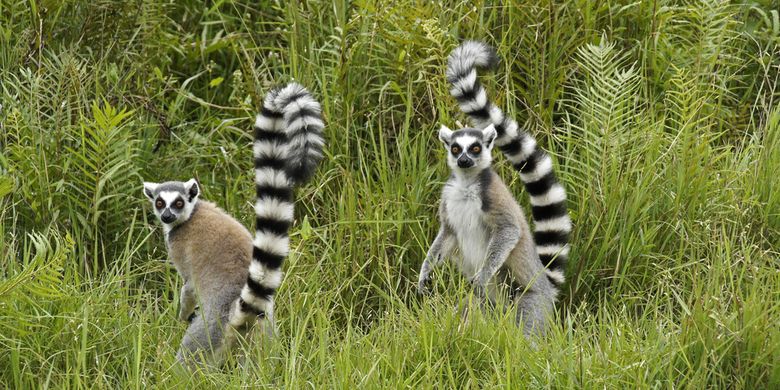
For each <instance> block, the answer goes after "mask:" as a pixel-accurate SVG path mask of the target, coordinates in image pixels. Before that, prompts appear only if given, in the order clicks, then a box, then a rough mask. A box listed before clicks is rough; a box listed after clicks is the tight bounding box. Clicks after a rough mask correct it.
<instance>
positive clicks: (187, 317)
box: [179, 307, 198, 322]
mask: <svg viewBox="0 0 780 390" xmlns="http://www.w3.org/2000/svg"><path fill="white" fill-rule="evenodd" d="M197 310H198V308H197V307H196V308H194V309H192V311H190V312H186V311H184V310H179V321H182V322H192V320H193V319H194V318H195V316H196V314H195V313H196V311H197Z"/></svg>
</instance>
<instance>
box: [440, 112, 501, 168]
mask: <svg viewBox="0 0 780 390" xmlns="http://www.w3.org/2000/svg"><path fill="white" fill-rule="evenodd" d="M439 140H441V142H442V143H443V144H444V147H445V148H446V149H447V165H449V166H450V169H452V171H453V172H456V173H458V172H460V173H464V174H469V173H471V172H479V171H482V170H483V169H485V168H487V167H489V166H490V164H491V163H492V161H493V157H492V156H491V154H490V152H491V150H493V141H495V140H496V128H495V127H494V126H493V125H492V124H491V125H489V126H488V127H486V128H484V129H482V130H479V129H473V128H465V129H460V130H455V131H452V130H450V129H449V128H447V126H444V125H442V126H441V129H440V130H439Z"/></svg>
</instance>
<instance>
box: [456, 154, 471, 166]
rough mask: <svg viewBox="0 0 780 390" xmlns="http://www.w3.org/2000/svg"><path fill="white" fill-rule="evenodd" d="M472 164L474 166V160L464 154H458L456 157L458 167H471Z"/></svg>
mask: <svg viewBox="0 0 780 390" xmlns="http://www.w3.org/2000/svg"><path fill="white" fill-rule="evenodd" d="M473 166H474V160H472V159H470V158H468V157H466V156H460V157H459V158H458V168H471V167H473Z"/></svg>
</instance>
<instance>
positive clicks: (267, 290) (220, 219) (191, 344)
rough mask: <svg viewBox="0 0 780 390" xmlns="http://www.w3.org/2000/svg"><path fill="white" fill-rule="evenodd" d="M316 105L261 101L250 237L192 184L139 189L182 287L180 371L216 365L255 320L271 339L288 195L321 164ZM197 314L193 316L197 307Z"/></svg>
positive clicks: (279, 93) (304, 95) (285, 248)
mask: <svg viewBox="0 0 780 390" xmlns="http://www.w3.org/2000/svg"><path fill="white" fill-rule="evenodd" d="M320 115H321V114H320V105H319V103H318V102H317V101H316V100H314V98H313V97H312V96H311V94H310V93H309V92H308V91H307V90H306V89H305V88H303V87H302V86H300V85H298V84H295V83H291V84H288V85H286V86H284V87H283V88H278V89H274V90H272V91H271V92H269V93H268V95H267V96H266V99H265V101H264V103H263V109H262V111H261V113H260V114H259V115H258V116H257V119H256V121H255V142H254V145H253V150H254V165H255V189H256V194H257V197H256V202H255V235H254V238H253V236H252V235H251V234H250V233H249V231H248V230H247V229H246V228H244V227H243V226H242V225H241V224H240V223H239V222H238V221H236V220H235V219H234V218H232V217H231V216H230V215H228V214H227V213H225V212H224V211H222V210H221V209H219V208H218V207H217V206H216V205H214V204H213V203H210V202H207V201H204V200H199V199H198V197H199V195H200V189H199V187H198V184H197V183H196V182H195V180H194V179H193V180H189V181H187V182H165V183H160V184H157V183H144V193H145V194H146V196H147V197H148V198H149V199H150V201H151V202H152V204H153V206H154V210H155V214H156V215H157V217H158V218H159V219H160V221H161V222H162V223H163V228H164V230H165V233H166V243H167V244H168V251H169V256H170V258H171V261H172V262H173V263H174V265H175V267H176V269H177V270H178V272H179V273H180V274H181V276H182V278H183V279H184V286H183V287H182V291H181V295H180V311H179V318H180V319H181V320H182V321H191V323H190V325H189V327H188V329H187V332H186V333H185V336H184V339H183V340H182V344H181V347H180V349H179V353H178V356H177V357H178V360H179V361H181V362H182V363H184V364H186V365H188V366H191V367H192V366H194V365H196V364H201V363H206V364H208V365H212V364H219V363H221V361H222V360H223V358H224V354H225V353H226V352H227V351H229V350H230V349H231V347H232V346H233V343H234V341H235V339H236V337H237V336H238V335H240V334H243V333H245V332H246V330H247V329H248V328H249V325H251V324H252V323H253V322H255V321H256V320H260V319H266V320H267V321H265V322H263V323H262V324H263V325H264V326H266V329H267V330H268V331H267V333H268V334H269V335H270V334H273V331H274V328H275V325H274V317H273V297H274V295H275V293H276V290H277V289H278V288H279V286H280V284H281V280H282V272H281V266H282V262H283V261H284V259H285V257H286V256H287V254H288V252H289V238H288V230H289V228H290V226H291V225H292V221H293V190H294V187H295V186H297V185H300V184H302V183H304V182H305V181H307V180H308V179H309V178H310V177H311V176H312V175H313V173H314V170H315V169H316V167H317V165H318V164H319V162H320V160H321V159H322V148H323V146H324V139H323V138H322V130H323V127H324V125H323V122H322V119H321V118H320ZM198 302H199V303H200V306H201V312H200V313H199V314H198V315H195V316H194V318H193V315H194V314H193V313H194V310H195V306H196V305H197V303H198Z"/></svg>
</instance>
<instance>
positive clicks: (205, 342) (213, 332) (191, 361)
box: [176, 313, 227, 367]
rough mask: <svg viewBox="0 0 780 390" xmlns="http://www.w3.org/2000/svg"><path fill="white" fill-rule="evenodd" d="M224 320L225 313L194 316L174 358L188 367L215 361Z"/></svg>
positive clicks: (220, 341) (209, 363)
mask: <svg viewBox="0 0 780 390" xmlns="http://www.w3.org/2000/svg"><path fill="white" fill-rule="evenodd" d="M226 321H227V313H225V315H221V316H218V315H211V316H209V315H208V313H204V314H201V315H198V316H196V317H195V318H194V319H193V320H192V322H191V323H190V326H189V327H188V328H187V331H186V332H185V333H184V338H183V339H182V341H181V346H180V347H179V351H178V353H177V354H176V360H177V361H179V363H181V364H183V365H186V366H188V367H195V366H203V365H206V366H208V365H211V364H212V363H213V362H214V361H215V352H218V351H220V347H221V343H222V342H223V340H222V333H223V330H224V326H223V324H224V323H225V322H226Z"/></svg>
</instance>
